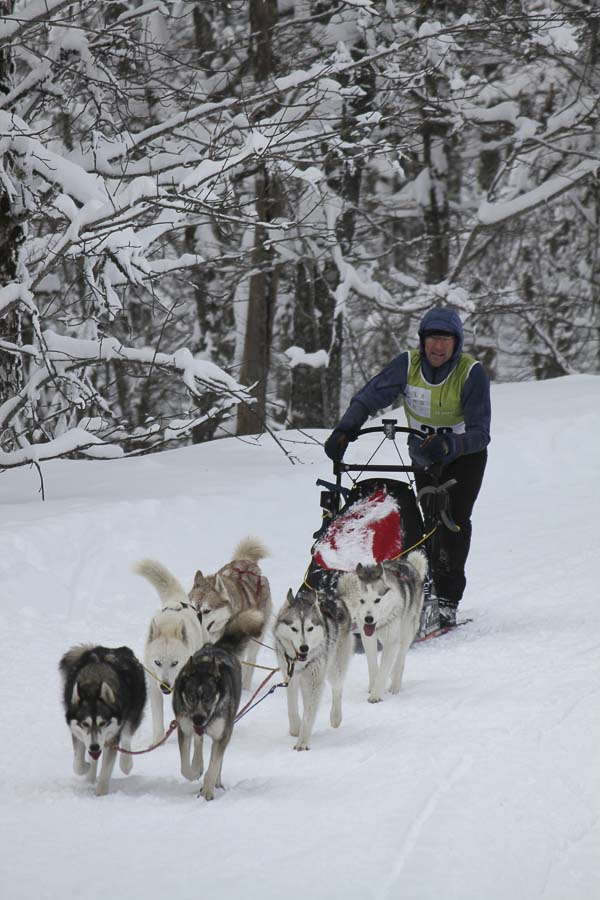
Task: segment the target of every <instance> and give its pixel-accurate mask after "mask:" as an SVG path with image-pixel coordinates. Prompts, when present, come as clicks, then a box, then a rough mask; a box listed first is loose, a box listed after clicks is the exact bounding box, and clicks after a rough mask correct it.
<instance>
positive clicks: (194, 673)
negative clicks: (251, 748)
mask: <svg viewBox="0 0 600 900" xmlns="http://www.w3.org/2000/svg"><path fill="white" fill-rule="evenodd" d="M263 627H264V615H263V613H262V612H261V611H260V610H257V609H252V610H245V611H243V612H240V613H237V614H236V615H235V616H233V617H232V618H231V619H230V620H229V621H228V622H227V624H226V625H225V629H224V631H223V633H222V635H221V637H220V638H219V640H218V641H217V642H216V643H215V644H205V645H204V646H203V647H202V648H201V649H200V650H197V651H196V652H195V653H194V655H193V656H192V657H191V658H190V659H189V660H188V661H187V663H186V664H185V666H184V667H183V669H182V670H181V672H180V673H179V675H178V676H177V680H176V682H175V687H174V690H173V711H174V713H175V718H176V719H177V724H178V726H179V727H178V732H177V735H178V739H179V754H180V758H181V774H182V775H183V776H184V778H187V779H188V780H189V781H195V780H196V779H197V778H200V776H201V775H202V772H203V770H204V761H203V756H202V744H203V738H204V735H205V734H207V735H208V736H209V737H210V738H211V739H212V748H211V754H210V763H209V765H208V769H207V770H206V775H205V776H204V781H203V783H202V789H201V791H200V795H199V796H202V797H204V799H205V800H212V799H213V798H214V796H215V789H216V788H222V787H223V783H222V781H221V769H222V767H223V757H224V755H225V750H226V749H227V745H228V744H229V741H230V740H231V735H232V733H233V726H234V724H235V717H236V713H237V710H238V706H239V703H240V697H241V693H242V665H241V663H240V660H239V658H238V657H239V655H240V654H241V653H242V652H243V650H244V648H245V646H246V644H247V642H248V641H249V640H250V638H252V637H256V636H257V635H259V634H261V633H262V630H263ZM192 748H193V755H192V759H191V762H190V752H191V751H192Z"/></svg>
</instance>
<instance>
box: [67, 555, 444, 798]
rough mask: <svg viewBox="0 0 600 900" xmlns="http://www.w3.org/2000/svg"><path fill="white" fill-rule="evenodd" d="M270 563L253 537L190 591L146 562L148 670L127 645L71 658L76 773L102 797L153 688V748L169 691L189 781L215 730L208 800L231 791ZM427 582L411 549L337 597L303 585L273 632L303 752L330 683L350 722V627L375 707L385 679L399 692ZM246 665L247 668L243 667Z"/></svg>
mask: <svg viewBox="0 0 600 900" xmlns="http://www.w3.org/2000/svg"><path fill="white" fill-rule="evenodd" d="M267 555H268V553H267V550H266V549H265V547H264V546H263V545H262V544H261V542H260V541H258V540H257V539H255V538H246V539H245V540H243V541H241V542H240V544H239V545H238V546H237V547H236V549H235V551H234V553H233V558H232V560H231V562H229V563H227V565H225V566H223V567H222V568H221V569H219V571H218V572H216V573H215V574H214V575H203V574H202V572H201V571H198V572H197V573H196V577H195V579H194V584H193V586H192V589H191V591H190V592H189V594H188V593H187V592H186V591H185V590H184V588H183V587H182V586H181V584H180V583H179V582H178V581H177V579H176V578H175V577H174V576H173V575H172V574H171V573H170V572H168V571H167V569H165V568H164V566H162V565H161V564H160V563H158V562H156V561H154V560H142V561H141V562H138V563H137V564H136V565H135V567H134V571H136V572H137V573H138V574H139V575H142V576H143V577H144V578H146V579H147V580H148V581H149V582H150V583H151V584H152V585H153V586H154V588H155V589H156V591H157V593H158V596H159V598H160V608H159V609H158V610H157V611H156V612H155V613H154V615H153V616H152V618H151V620H150V624H149V626H148V631H147V635H146V643H145V649H144V664H143V665H142V664H141V663H140V662H139V660H138V659H137V658H136V656H135V655H134V653H133V652H132V651H131V650H130V649H129V647H118V648H107V647H102V646H92V645H89V646H78V647H73V648H72V649H70V650H69V651H68V652H67V653H65V655H64V656H63V657H62V659H61V661H60V665H59V668H60V672H61V675H62V679H63V702H64V708H65V715H66V720H67V724H68V726H69V728H70V730H71V737H72V741H73V770H74V772H75V774H77V775H87V777H88V779H89V780H90V781H91V782H93V783H95V784H96V794H97V795H99V796H100V795H103V794H107V793H108V791H109V788H110V779H111V775H112V771H113V768H114V764H115V761H116V757H117V753H119V756H120V767H121V770H122V771H123V772H124V773H125V774H127V773H129V772H130V771H131V769H132V765H133V758H132V756H131V755H130V754H129V753H127V751H131V738H132V736H133V734H134V733H135V731H136V730H137V728H138V726H139V724H140V722H141V719H142V715H143V712H144V707H145V704H146V683H147V685H148V692H149V694H150V708H151V713H152V729H153V744H154V743H158V742H160V741H161V740H162V739H163V737H164V735H165V728H164V705H163V698H164V696H165V695H167V696H168V695H172V703H173V712H174V716H175V720H176V722H177V736H178V742H179V754H180V767H181V774H182V775H183V776H184V778H187V779H188V780H190V781H195V780H197V779H199V778H200V776H201V775H202V774H203V771H204V760H203V739H204V735H205V734H206V735H208V736H209V737H210V738H211V740H212V746H211V753H210V761H209V764H208V768H207V770H206V773H205V775H204V779H203V783H202V788H201V791H200V795H199V796H203V797H204V798H205V799H206V800H212V799H213V797H214V795H215V790H216V788H220V787H222V786H223V785H222V781H221V769H222V765H223V757H224V754H225V750H226V749H227V745H228V744H229V741H230V739H231V735H232V732H233V727H234V724H235V718H236V714H237V711H238V707H239V703H240V697H241V693H242V689H243V688H244V689H249V688H250V683H251V679H252V665H253V664H254V662H255V660H256V655H257V652H258V647H259V642H260V641H262V640H263V638H264V635H265V631H266V629H267V626H268V624H269V618H270V615H271V609H272V602H271V592H270V588H269V583H268V581H267V579H266V578H265V576H264V575H263V574H262V572H261V570H260V567H259V565H258V562H259V560H260V559H263V558H264V557H265V556H267ZM426 574H427V560H426V557H425V555H424V553H422V552H421V551H420V550H413V551H412V552H411V553H409V554H408V555H407V556H406V558H402V559H398V560H395V561H392V562H384V563H379V564H377V565H371V566H368V565H361V564H359V565H358V566H357V567H356V571H355V572H352V573H344V574H342V575H340V577H339V579H338V582H337V589H336V591H335V594H331V593H330V594H328V595H324V594H318V595H317V593H316V592H315V591H313V590H311V589H309V588H307V587H304V586H303V587H302V588H301V589H300V590H299V591H298V593H297V594H296V596H294V594H293V592H292V591H291V590H290V591H288V595H287V598H286V600H285V602H284V603H283V606H282V607H281V609H280V610H279V613H278V615H277V616H276V618H275V623H274V625H273V629H272V633H273V637H274V642H275V651H276V654H277V660H278V665H279V668H280V670H281V672H282V673H283V675H284V677H286V678H287V680H288V687H287V692H286V693H287V701H288V717H289V731H290V734H291V735H292V736H293V737H295V738H296V743H295V745H294V747H295V749H296V750H308V749H309V747H310V739H311V734H312V730H313V726H314V722H315V717H316V714H317V710H318V707H319V703H320V700H321V696H322V694H323V690H324V688H325V682H326V681H328V682H329V683H330V685H331V691H332V701H331V710H330V722H331V725H332V726H333V727H334V728H337V727H338V726H339V725H340V723H341V721H342V693H343V686H344V678H345V675H346V672H347V669H348V664H349V662H350V656H351V654H352V645H353V634H352V623H353V622H354V623H355V625H356V627H357V628H359V629H360V636H361V639H362V643H363V646H364V649H365V654H366V658H367V663H368V673H369V698H368V699H369V702H370V703H377V702H379V701H380V700H382V699H383V695H384V691H385V688H386V685H387V684H388V681H389V689H390V691H391V692H392V693H398V691H399V690H400V685H401V682H402V674H403V670H404V662H405V658H406V653H407V651H408V648H409V647H410V645H411V643H412V641H413V639H414V637H415V635H416V633H417V630H418V627H419V620H420V615H421V607H422V605H423V583H424V580H425V577H426ZM378 644H379V645H380V646H381V658H380V659H379V657H378ZM242 662H243V663H247V665H245V667H244V670H243V671H242ZM144 670H145V671H144ZM146 674H147V675H148V677H147V678H146ZM300 697H301V700H302V708H300ZM120 751H125V752H120ZM100 759H101V766H100V773H99V774H97V768H98V761H99V760H100Z"/></svg>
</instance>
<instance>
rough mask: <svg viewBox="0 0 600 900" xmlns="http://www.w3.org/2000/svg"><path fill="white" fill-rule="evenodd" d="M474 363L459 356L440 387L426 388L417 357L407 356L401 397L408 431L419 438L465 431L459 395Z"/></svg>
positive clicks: (419, 357)
mask: <svg viewBox="0 0 600 900" xmlns="http://www.w3.org/2000/svg"><path fill="white" fill-rule="evenodd" d="M476 362H477V360H476V359H474V358H473V357H472V356H469V354H468V353H461V355H460V357H459V360H458V363H457V365H456V366H455V367H454V369H452V371H451V372H450V374H449V375H448V377H447V378H446V379H444V381H442V382H440V384H430V383H429V382H428V381H426V380H425V378H424V377H423V373H422V372H421V354H420V352H419V350H413V351H411V354H410V364H409V368H408V378H407V381H406V391H405V394H404V411H405V413H406V418H407V421H408V426H409V428H414V429H416V430H417V431H421V432H422V433H423V434H435V433H437V434H447V433H448V432H451V431H453V432H455V433H456V434H462V433H463V432H464V430H465V420H464V416H463V411H462V406H461V402H460V395H461V392H462V389H463V386H464V383H465V381H466V380H467V377H468V375H469V372H470V371H471V369H472V368H473V366H474V365H475V363H476Z"/></svg>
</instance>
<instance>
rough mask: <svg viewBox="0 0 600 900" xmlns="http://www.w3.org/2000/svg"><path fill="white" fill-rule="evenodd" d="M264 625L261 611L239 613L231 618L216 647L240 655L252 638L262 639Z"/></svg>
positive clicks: (250, 610) (247, 610) (249, 610)
mask: <svg viewBox="0 0 600 900" xmlns="http://www.w3.org/2000/svg"><path fill="white" fill-rule="evenodd" d="M264 624H265V616H264V613H263V612H262V611H261V610H260V609H246V610H244V611H243V612H239V613H237V614H236V615H235V616H232V617H231V619H230V620H229V622H228V623H227V625H226V626H225V631H224V632H223V634H222V635H221V637H220V638H219V640H218V641H217V643H216V645H215V646H217V647H223V648H224V649H226V650H231V651H232V652H233V653H240V652H241V651H242V650H243V649H244V647H245V646H246V644H247V643H248V641H249V640H250V638H257V637H260V635H261V633H262V629H263V626H264Z"/></svg>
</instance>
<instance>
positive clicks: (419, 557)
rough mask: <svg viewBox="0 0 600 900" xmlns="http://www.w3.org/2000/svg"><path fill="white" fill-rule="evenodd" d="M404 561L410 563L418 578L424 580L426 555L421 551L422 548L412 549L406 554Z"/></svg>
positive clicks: (425, 575) (426, 565) (426, 566)
mask: <svg viewBox="0 0 600 900" xmlns="http://www.w3.org/2000/svg"><path fill="white" fill-rule="evenodd" d="M406 562H407V563H410V565H411V566H412V567H413V568H414V569H416V570H417V572H418V575H419V578H420V579H421V581H424V580H425V578H426V577H427V568H428V564H427V557H426V556H425V554H424V553H423V551H422V550H412V551H411V552H410V553H409V554H408V555H407V556H406Z"/></svg>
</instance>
